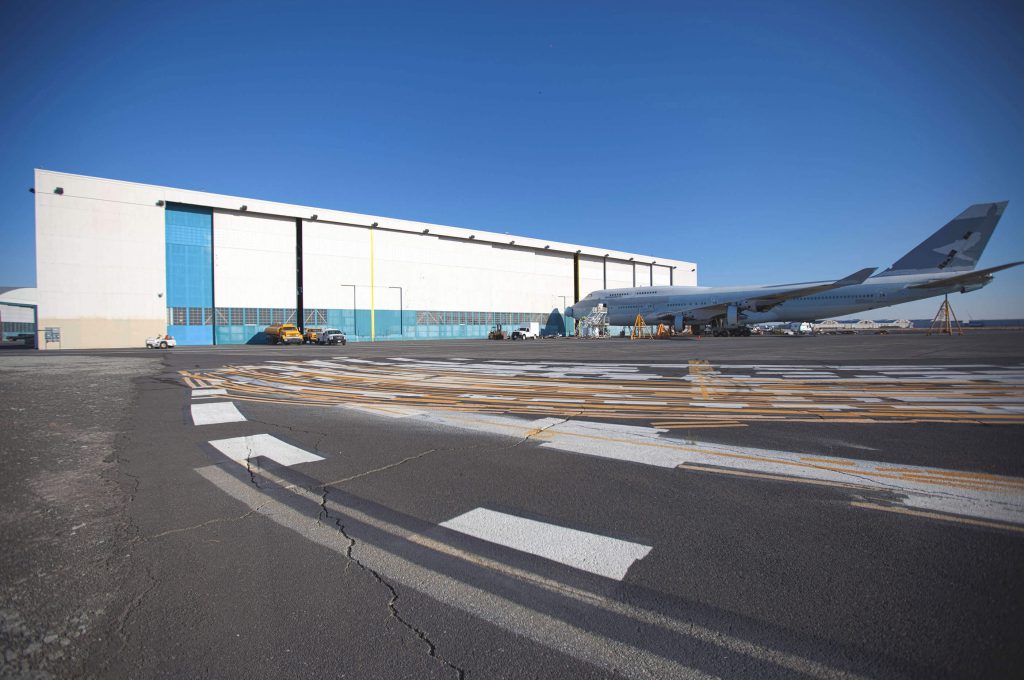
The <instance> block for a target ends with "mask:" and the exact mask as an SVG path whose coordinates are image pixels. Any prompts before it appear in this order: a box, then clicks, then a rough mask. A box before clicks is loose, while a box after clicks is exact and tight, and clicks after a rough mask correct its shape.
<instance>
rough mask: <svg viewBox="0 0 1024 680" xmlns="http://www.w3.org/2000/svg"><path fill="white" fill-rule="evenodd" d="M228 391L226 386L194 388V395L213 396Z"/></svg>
mask: <svg viewBox="0 0 1024 680" xmlns="http://www.w3.org/2000/svg"><path fill="white" fill-rule="evenodd" d="M227 393H228V391H227V390H226V389H224V388H222V387H221V388H214V387H208V388H205V389H197V390H192V396H193V397H212V396H214V395H217V394H227Z"/></svg>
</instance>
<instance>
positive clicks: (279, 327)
mask: <svg viewBox="0 0 1024 680" xmlns="http://www.w3.org/2000/svg"><path fill="white" fill-rule="evenodd" d="M263 332H264V333H266V335H267V342H269V343H270V344H271V345H280V344H282V343H283V344H285V345H301V344H302V341H303V340H302V333H300V332H299V329H298V328H296V327H295V324H293V323H281V324H275V325H273V326H267V327H266V329H264V331H263Z"/></svg>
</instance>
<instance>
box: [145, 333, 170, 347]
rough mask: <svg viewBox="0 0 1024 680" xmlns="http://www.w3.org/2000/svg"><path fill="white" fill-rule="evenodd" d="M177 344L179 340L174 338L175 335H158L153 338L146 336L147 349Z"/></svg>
mask: <svg viewBox="0 0 1024 680" xmlns="http://www.w3.org/2000/svg"><path fill="white" fill-rule="evenodd" d="M177 344H178V341H177V340H175V339H174V336H173V335H157V336H155V337H152V338H146V349H156V348H159V349H167V348H168V347H174V346H175V345H177Z"/></svg>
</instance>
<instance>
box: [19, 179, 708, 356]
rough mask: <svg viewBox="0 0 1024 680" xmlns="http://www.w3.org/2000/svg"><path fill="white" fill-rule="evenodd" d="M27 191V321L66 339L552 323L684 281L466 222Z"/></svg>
mask: <svg viewBox="0 0 1024 680" xmlns="http://www.w3.org/2000/svg"><path fill="white" fill-rule="evenodd" d="M35 191H36V213H37V215H36V232H37V269H38V281H39V285H38V288H39V315H40V324H39V325H40V327H43V326H58V327H61V328H62V332H63V335H64V338H63V339H64V344H63V346H64V347H65V348H72V347H120V346H128V347H133V346H140V345H141V344H142V341H143V340H144V338H145V337H147V336H149V335H155V334H157V333H163V332H170V333H171V334H172V335H175V337H176V338H178V339H179V342H180V344H210V343H214V342H216V343H253V342H263V341H264V340H265V336H263V334H262V330H263V328H264V327H265V326H267V325H270V324H271V323H282V322H292V323H296V324H297V325H300V326H303V325H304V326H328V325H329V326H336V327H340V328H342V329H343V330H345V331H346V332H347V333H349V334H350V337H351V338H352V339H353V340H381V339H396V340H397V339H403V338H435V337H436V338H444V337H483V336H486V333H487V331H488V329H489V328H490V327H491V326H492V325H493V324H495V323H502V324H505V325H519V324H525V323H528V322H532V321H536V322H538V323H540V325H541V326H542V327H543V328H544V329H545V330H546V331H547V332H558V331H564V330H565V327H564V325H563V324H564V317H563V316H562V313H561V312H562V310H563V309H564V308H565V306H567V305H569V304H572V303H573V302H575V301H576V300H578V299H579V298H581V297H583V296H585V295H587V294H588V293H589V292H591V291H592V290H596V289H599V288H613V287H625V286H632V285H634V281H635V285H651V283H652V282H653V283H654V284H655V285H663V284H665V283H668V282H669V281H671V282H672V283H675V284H677V285H695V284H696V265H694V264H693V263H690V262H683V261H677V260H667V259H662V258H651V257H649V256H644V255H637V254H634V253H624V252H620V251H605V250H603V249H602V250H598V249H597V248H591V247H587V246H575V245H571V244H565V243H559V242H554V241H548V240H545V239H535V238H525V237H518V236H509V235H507V234H497V233H493V232H486V231H481V230H475V229H465V228H459V227H448V226H444V225H436V224H428V223H421V222H411V221H408V220H397V219H392V218H385V217H376V216H371V215H361V214H358V213H349V212H343V211H334V210H326V209H320V208H310V207H305V206H296V205H289V204H281V203H273V202H269V201H260V200H256V199H246V198H238V197H232V196H224V195H220V194H210V193H205V192H197V191H188V190H183V189H174V188H170V187H160V186H152V185H143V184H134V183H130V182H121V181H116V180H107V179H100V178H94V177H84V176H80V175H69V174H65V173H56V172H50V171H44V170H37V171H36V186H35ZM569 330H570V332H571V327H570V329H569Z"/></svg>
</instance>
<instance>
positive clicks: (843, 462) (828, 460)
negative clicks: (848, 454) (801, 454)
mask: <svg viewBox="0 0 1024 680" xmlns="http://www.w3.org/2000/svg"><path fill="white" fill-rule="evenodd" d="M800 460H803V461H806V462H808V463H826V464H828V465H849V466H851V467H856V466H857V463H856V462H855V461H852V460H849V461H847V460H835V459H834V458H801V459H800Z"/></svg>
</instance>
